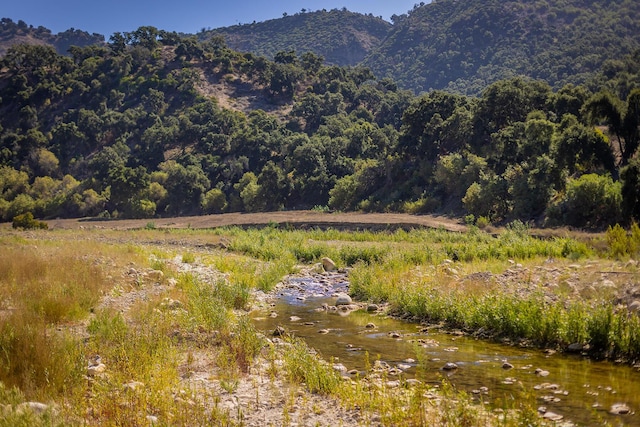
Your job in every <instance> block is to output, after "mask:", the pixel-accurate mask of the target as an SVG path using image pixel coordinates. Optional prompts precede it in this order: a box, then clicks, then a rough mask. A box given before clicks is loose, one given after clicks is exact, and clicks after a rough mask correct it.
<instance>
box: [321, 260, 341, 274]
mask: <svg viewBox="0 0 640 427" xmlns="http://www.w3.org/2000/svg"><path fill="white" fill-rule="evenodd" d="M321 261H322V268H324V271H335V270H336V268H337V267H336V263H335V262H333V260H332V259H331V258H327V257H324V258H322V260H321Z"/></svg>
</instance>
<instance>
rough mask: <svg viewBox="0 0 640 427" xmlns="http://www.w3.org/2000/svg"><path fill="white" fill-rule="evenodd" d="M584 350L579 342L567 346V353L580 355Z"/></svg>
mask: <svg viewBox="0 0 640 427" xmlns="http://www.w3.org/2000/svg"><path fill="white" fill-rule="evenodd" d="M583 349H584V346H583V345H582V344H580V343H579V342H574V343H572V344H569V345H568V346H567V351H569V352H571V353H580V352H581V351H582V350H583Z"/></svg>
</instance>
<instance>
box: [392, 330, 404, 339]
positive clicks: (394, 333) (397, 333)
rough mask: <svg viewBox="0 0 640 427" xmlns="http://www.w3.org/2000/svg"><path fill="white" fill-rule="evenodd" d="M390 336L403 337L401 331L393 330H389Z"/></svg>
mask: <svg viewBox="0 0 640 427" xmlns="http://www.w3.org/2000/svg"><path fill="white" fill-rule="evenodd" d="M389 336H390V337H391V338H402V335H400V333H399V332H396V331H393V332H389Z"/></svg>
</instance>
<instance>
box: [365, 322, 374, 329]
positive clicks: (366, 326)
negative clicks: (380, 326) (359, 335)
mask: <svg viewBox="0 0 640 427" xmlns="http://www.w3.org/2000/svg"><path fill="white" fill-rule="evenodd" d="M375 327H376V325H375V324H373V323H371V322H369V323H367V324H366V325H365V328H367V329H374V328H375Z"/></svg>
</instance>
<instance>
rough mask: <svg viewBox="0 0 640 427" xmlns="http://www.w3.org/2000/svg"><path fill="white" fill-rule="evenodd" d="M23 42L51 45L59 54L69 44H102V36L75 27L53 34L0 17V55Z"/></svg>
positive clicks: (46, 29)
mask: <svg viewBox="0 0 640 427" xmlns="http://www.w3.org/2000/svg"><path fill="white" fill-rule="evenodd" d="M25 43H26V44H40V45H49V46H53V47H54V48H55V49H56V51H57V52H58V53H59V54H61V55H65V54H67V52H68V50H69V48H70V47H71V46H88V45H94V44H104V36H103V35H101V34H95V33H94V34H89V33H87V32H86V31H82V30H76V29H75V28H70V29H68V30H66V31H63V32H60V33H58V34H53V33H52V32H51V30H49V29H48V28H45V27H42V26H40V27H37V28H35V27H33V26H30V25H28V24H27V23H26V22H24V21H22V20H19V21H18V22H13V21H12V20H11V19H10V18H2V19H0V56H3V55H5V54H6V53H7V50H9V48H10V47H11V46H13V45H16V44H25Z"/></svg>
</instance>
